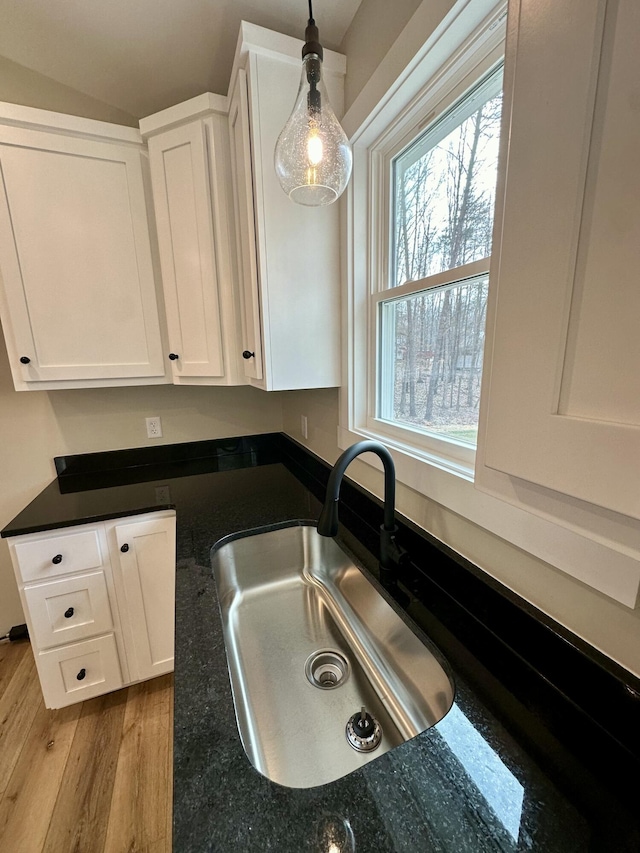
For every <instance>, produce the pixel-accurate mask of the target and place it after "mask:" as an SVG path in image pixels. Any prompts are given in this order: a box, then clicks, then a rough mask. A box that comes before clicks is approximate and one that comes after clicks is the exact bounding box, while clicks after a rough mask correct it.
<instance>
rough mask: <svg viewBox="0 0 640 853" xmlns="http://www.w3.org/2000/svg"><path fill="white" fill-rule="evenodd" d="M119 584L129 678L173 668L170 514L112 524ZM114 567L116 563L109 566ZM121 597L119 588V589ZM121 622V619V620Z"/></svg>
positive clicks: (172, 537)
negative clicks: (122, 596) (122, 599)
mask: <svg viewBox="0 0 640 853" xmlns="http://www.w3.org/2000/svg"><path fill="white" fill-rule="evenodd" d="M114 534H115V541H116V543H117V548H118V552H117V553H118V560H119V573H118V574H119V578H118V581H119V583H118V585H119V586H121V589H122V591H123V593H124V608H123V609H124V611H125V612H124V613H121V618H122V622H123V632H124V634H125V645H126V647H127V657H128V661H129V669H130V674H131V679H132V681H136V680H142V679H145V678H152V677H154V676H156V675H162V674H163V673H165V672H171V671H172V670H173V648H174V621H175V616H174V611H175V552H176V545H175V517H171V518H149V519H145V520H144V521H138V522H128V523H126V524H120V523H118V524H116V525H115V526H114ZM114 569H115V566H114ZM118 596H119V599H120V591H119V592H118ZM125 623H126V624H125Z"/></svg>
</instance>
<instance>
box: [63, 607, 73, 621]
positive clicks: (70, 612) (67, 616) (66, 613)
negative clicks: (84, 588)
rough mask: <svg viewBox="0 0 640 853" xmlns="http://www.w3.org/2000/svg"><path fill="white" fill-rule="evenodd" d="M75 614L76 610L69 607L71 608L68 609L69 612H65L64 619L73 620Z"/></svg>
mask: <svg viewBox="0 0 640 853" xmlns="http://www.w3.org/2000/svg"><path fill="white" fill-rule="evenodd" d="M73 614H74V609H73V607H69V608H67V610H65V611H64V618H65V619H71V617H72V616H73Z"/></svg>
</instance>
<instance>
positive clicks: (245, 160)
mask: <svg viewBox="0 0 640 853" xmlns="http://www.w3.org/2000/svg"><path fill="white" fill-rule="evenodd" d="M229 134H230V143H231V175H232V179H233V192H234V198H235V218H236V241H237V255H238V275H239V277H240V306H241V325H242V357H243V358H242V360H243V363H244V364H243V367H244V375H245V376H246V377H247V378H248V379H257V380H262V378H263V368H262V331H261V322H260V296H259V288H258V261H257V257H256V227H255V215H254V209H253V171H252V167H251V138H250V130H249V101H248V93H247V74H246V72H245V70H244V69H243V68H240V69H238V76H237V78H236V83H235V87H234V90H233V95H232V96H231V103H230V105H229Z"/></svg>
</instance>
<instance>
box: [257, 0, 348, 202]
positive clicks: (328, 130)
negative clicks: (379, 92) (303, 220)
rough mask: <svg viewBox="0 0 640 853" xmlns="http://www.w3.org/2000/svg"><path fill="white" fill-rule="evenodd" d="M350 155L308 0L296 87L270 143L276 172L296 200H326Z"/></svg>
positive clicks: (343, 178) (343, 181)
mask: <svg viewBox="0 0 640 853" xmlns="http://www.w3.org/2000/svg"><path fill="white" fill-rule="evenodd" d="M351 159H352V158H351V145H350V144H349V140H348V139H347V136H346V134H345V132H344V130H343V129H342V127H341V126H340V122H339V121H338V119H337V118H336V116H335V113H334V112H333V110H332V109H331V104H330V103H329V97H328V95H327V90H326V88H325V85H324V81H323V79H322V45H321V44H320V42H319V35H318V28H317V27H316V24H315V21H314V20H313V9H312V7H311V0H309V21H308V24H307V28H306V30H305V45H304V47H303V48H302V75H301V77H300V87H299V89H298V96H297V98H296V103H295V106H294V108H293V112H292V113H291V115H290V116H289V120H288V121H287V123H286V124H285V126H284V127H283V129H282V132H281V134H280V136H279V137H278V141H277V143H276V149H275V156H274V162H275V169H276V174H277V176H278V180H279V181H280V185H281V186H282V189H283V190H284V191H285V192H286V193H287V195H288V196H289V198H290V199H291V200H292V201H295V202H296V203H297V204H304V205H308V206H311V207H315V206H319V205H322V204H331V202H333V201H335V200H336V199H337V198H338V197H339V196H340V195H341V194H342V193H343V192H344V189H345V187H346V186H347V183H348V182H349V177H350V175H351Z"/></svg>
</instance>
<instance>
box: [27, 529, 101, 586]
mask: <svg viewBox="0 0 640 853" xmlns="http://www.w3.org/2000/svg"><path fill="white" fill-rule="evenodd" d="M14 547H15V554H16V560H17V563H18V567H19V570H20V574H21V576H22V580H23V581H25V582H28V581H40V580H46V579H47V578H50V577H56V576H57V575H68V574H71V572H81V571H85V570H86V569H97V568H99V567H100V566H101V565H102V563H103V559H102V552H101V549H100V541H99V539H98V531H97V530H96V529H95V528H90V529H89V530H82V531H79V532H78V531H76V532H75V533H63V534H59V535H57V536H47V537H44V538H43V539H35V540H31V539H26V538H25V539H24V540H23V541H22V542H17V543H16V544H15V546H14Z"/></svg>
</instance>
